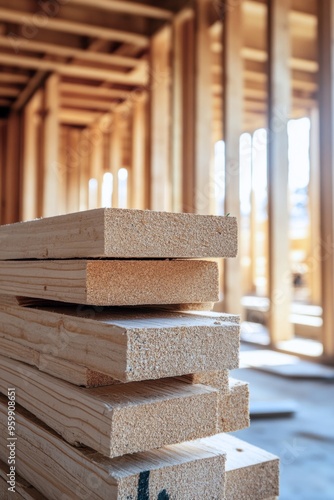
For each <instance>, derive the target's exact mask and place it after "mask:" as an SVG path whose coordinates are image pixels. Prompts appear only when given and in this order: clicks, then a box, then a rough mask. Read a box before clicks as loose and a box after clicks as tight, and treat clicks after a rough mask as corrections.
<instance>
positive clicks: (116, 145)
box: [110, 111, 122, 207]
mask: <svg viewBox="0 0 334 500" xmlns="http://www.w3.org/2000/svg"><path fill="white" fill-rule="evenodd" d="M111 127H112V128H111V136H110V167H111V173H112V174H113V193H112V206H113V207H118V171H119V169H120V168H122V117H121V115H120V113H119V112H117V111H115V113H114V114H113V121H112V124H111Z"/></svg>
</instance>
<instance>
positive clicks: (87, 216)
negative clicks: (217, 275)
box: [0, 208, 238, 260]
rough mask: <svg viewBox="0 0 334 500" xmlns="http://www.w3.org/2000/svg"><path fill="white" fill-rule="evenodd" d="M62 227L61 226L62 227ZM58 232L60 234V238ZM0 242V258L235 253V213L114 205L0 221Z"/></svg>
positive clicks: (203, 255) (217, 254) (198, 255)
mask: <svg viewBox="0 0 334 500" xmlns="http://www.w3.org/2000/svg"><path fill="white" fill-rule="evenodd" d="M148 225H149V227H150V231H149V232H148V231H147V226H148ZM120 226H121V227H122V232H121V233H120V232H119V227H120ZM64 227H66V228H67V231H66V232H63V228H64ZM92 227H93V228H94V238H92V234H91V228H92ZM134 227H136V232H134V231H133V228H134ZM166 233H168V234H169V235H170V237H169V239H168V241H167V240H166V241H165V240H163V239H161V235H162V234H166ZM59 234H62V238H61V239H60V238H59ZM0 243H1V245H0V259H1V260H7V259H8V260H9V259H45V258H49V259H65V258H68V259H74V258H77V259H80V258H84V257H90V258H97V257H101V258H105V259H108V258H114V259H117V258H119V259H122V258H130V259H131V258H138V259H140V258H142V259H145V258H149V257H151V258H153V259H168V258H189V259H190V258H193V257H194V258H206V257H235V256H236V254H237V250H238V241H237V221H236V218H235V217H218V216H211V215H209V216H203V215H194V214H169V213H166V212H158V213H156V212H147V211H142V210H124V209H116V208H109V209H99V210H89V211H87V212H85V213H84V214H68V215H64V216H61V217H51V218H48V219H41V220H35V221H30V222H26V223H24V224H14V225H11V226H7V227H5V226H3V227H0Z"/></svg>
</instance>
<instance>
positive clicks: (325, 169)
mask: <svg viewBox="0 0 334 500" xmlns="http://www.w3.org/2000/svg"><path fill="white" fill-rule="evenodd" d="M318 20H319V27H318V30H319V31H318V37H319V64H320V72H319V119H320V121H319V140H320V143H319V144H320V214H321V216H320V233H321V234H320V236H321V240H320V241H321V250H320V256H318V258H320V262H321V282H322V285H321V288H322V289H321V292H322V293H321V295H322V308H323V338H322V341H323V348H324V355H325V356H328V357H330V358H333V357H334V317H333V299H334V256H333V243H332V242H333V235H334V203H333V195H334V193H333V183H334V142H333V136H334V89H333V71H334V49H333V39H334V2H333V0H323V1H322V2H319V3H318Z"/></svg>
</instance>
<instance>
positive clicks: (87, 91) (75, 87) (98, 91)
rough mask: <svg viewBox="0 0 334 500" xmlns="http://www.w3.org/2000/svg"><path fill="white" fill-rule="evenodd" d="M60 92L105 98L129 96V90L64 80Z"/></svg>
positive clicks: (124, 97)
mask: <svg viewBox="0 0 334 500" xmlns="http://www.w3.org/2000/svg"><path fill="white" fill-rule="evenodd" d="M94 55H95V54H94ZM60 92H61V94H72V95H74V96H78V95H80V96H93V97H94V98H95V99H96V98H102V97H104V98H106V100H110V99H126V98H127V97H128V96H129V91H126V90H119V89H109V88H105V87H101V86H99V87H96V86H91V85H83V84H76V83H64V82H63V83H61V85H60Z"/></svg>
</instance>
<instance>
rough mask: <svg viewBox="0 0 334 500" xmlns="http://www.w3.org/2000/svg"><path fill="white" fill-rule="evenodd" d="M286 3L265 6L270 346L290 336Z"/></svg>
mask: <svg viewBox="0 0 334 500" xmlns="http://www.w3.org/2000/svg"><path fill="white" fill-rule="evenodd" d="M289 7H290V0H283V1H282V0H270V2H269V4H268V34H269V35H268V44H269V88H268V91H269V101H268V113H269V114H268V120H269V132H268V134H269V135H268V224H269V225H268V228H269V254H268V265H269V269H268V279H269V283H268V284H269V299H270V311H269V332H270V339H271V342H272V343H276V342H278V341H281V340H288V339H290V338H291V337H292V335H293V328H292V324H291V323H290V321H289V316H290V305H291V281H292V278H291V268H290V259H289V211H288V173H289V172H288V171H289V162H288V132H287V122H288V119H289V113H290V71H289V67H288V60H289V57H290V38H289V25H288V14H289Z"/></svg>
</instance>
